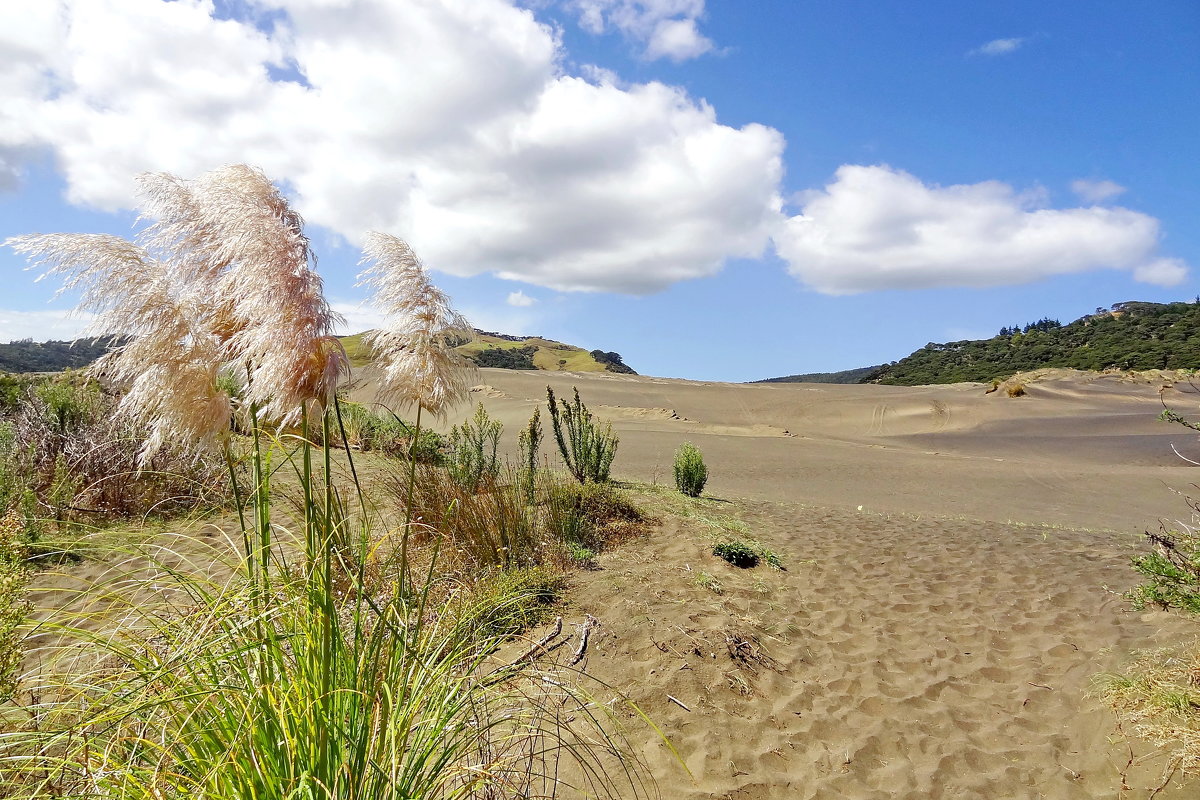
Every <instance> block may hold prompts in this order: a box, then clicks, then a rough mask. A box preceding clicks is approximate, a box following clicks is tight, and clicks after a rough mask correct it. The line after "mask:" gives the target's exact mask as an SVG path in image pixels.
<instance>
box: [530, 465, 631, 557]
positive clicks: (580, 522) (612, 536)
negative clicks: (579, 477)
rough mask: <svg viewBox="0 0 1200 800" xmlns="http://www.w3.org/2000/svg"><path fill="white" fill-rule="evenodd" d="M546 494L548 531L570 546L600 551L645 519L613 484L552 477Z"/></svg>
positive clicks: (629, 533) (547, 485) (625, 535)
mask: <svg viewBox="0 0 1200 800" xmlns="http://www.w3.org/2000/svg"><path fill="white" fill-rule="evenodd" d="M544 494H545V498H546V501H545V509H544V520H545V525H546V528H547V532H548V533H549V535H550V536H551V537H552V538H554V539H557V540H558V541H560V542H563V543H564V544H566V545H567V546H568V547H570V546H578V547H582V548H586V549H588V550H591V551H593V552H600V551H602V550H604V548H605V547H607V546H609V545H611V544H612V543H613V542H615V541H619V540H621V539H624V538H627V537H629V536H631V535H633V534H634V532H635V531H636V530H637V529H638V528H639V526H640V525H641V523H643V522H644V521H645V519H646V515H645V514H644V513H643V512H642V510H641V509H640V508H638V507H637V506H636V505H635V504H634V503H633V502H632V501H630V500H629V498H628V497H627V496H626V495H625V493H624V492H622V491H621V490H620V489H618V488H616V487H615V486H612V485H611V484H605V483H586V484H578V483H568V482H563V481H560V480H555V479H554V478H550V479H548V480H547V482H546V486H545V489H544Z"/></svg>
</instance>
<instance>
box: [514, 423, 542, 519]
mask: <svg viewBox="0 0 1200 800" xmlns="http://www.w3.org/2000/svg"><path fill="white" fill-rule="evenodd" d="M517 446H518V447H519V448H520V450H521V484H522V486H523V487H524V489H525V499H526V500H528V501H529V502H531V503H532V502H533V494H534V488H535V483H536V482H537V468H538V451H539V450H540V449H541V446H542V411H541V409H540V408H535V409H533V416H531V417H530V418H529V422H528V423H527V424H526V425H525V427H524V428H522V429H521V432H520V433H519V434H517Z"/></svg>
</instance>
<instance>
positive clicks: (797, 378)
mask: <svg viewBox="0 0 1200 800" xmlns="http://www.w3.org/2000/svg"><path fill="white" fill-rule="evenodd" d="M884 366H886V365H885V364H880V365H878V366H874V367H858V368H856V369H844V370H842V371H841V372H805V373H803V374H800V375H784V376H783V377H780V378H763V379H762V380H760V381H750V383H862V382H863V378H865V377H867V376H868V375H870V374H871V373H873V372H875V370H878V369H882V368H883V367H884Z"/></svg>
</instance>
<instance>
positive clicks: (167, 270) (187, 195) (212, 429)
mask: <svg viewBox="0 0 1200 800" xmlns="http://www.w3.org/2000/svg"><path fill="white" fill-rule="evenodd" d="M139 185H140V188H141V194H142V200H143V206H144V210H143V214H142V220H143V221H145V222H147V226H146V227H145V228H144V229H143V231H142V232H141V233H140V234H139V236H138V237H137V238H138V241H139V243H140V244H133V243H131V242H128V241H125V240H124V239H121V238H119V237H115V236H106V235H87V234H45V235H31V236H19V237H15V238H12V239H9V240H8V241H7V242H5V244H8V245H12V246H13V247H14V248H15V249H16V250H17V251H18V252H21V253H25V254H28V255H30V257H31V261H32V264H31V266H42V267H46V268H47V271H46V273H45V274H44V275H43V276H42V277H46V276H47V275H60V276H64V278H65V281H64V286H63V290H67V289H79V290H81V291H82V292H83V296H82V301H81V303H80V306H79V307H80V309H83V310H88V311H92V312H94V313H95V314H96V319H95V320H94V322H93V323H92V324H91V326H90V328H89V332H90V333H93V334H96V335H112V334H117V335H124V336H128V337H131V338H130V339H129V341H128V342H127V343H126V344H125V345H123V346H121V347H119V348H116V349H115V350H113V351H111V352H110V353H108V354H107V355H106V356H104V357H103V358H102V359H100V361H98V362H97V363H96V364H95V365H94V366H93V372H94V373H96V374H98V375H102V376H105V377H107V378H109V379H111V380H114V381H117V382H119V383H121V384H124V385H126V386H127V387H128V389H127V393H126V395H125V397H124V398H123V399H122V401H121V410H122V412H123V413H127V414H129V415H130V416H131V417H133V418H134V419H136V420H139V421H141V422H143V423H145V424H147V425H148V426H149V427H150V437H149V438H148V440H147V442H146V445H145V448H144V449H143V452H142V458H143V463H145V462H146V461H147V460H148V459H149V458H150V457H151V456H152V455H153V454H154V452H156V451H157V450H158V448H159V447H161V445H162V444H163V443H164V442H166V441H168V440H172V439H182V440H185V441H192V442H199V443H208V442H211V441H212V440H213V439H214V438H215V437H217V436H219V435H222V434H223V433H224V432H226V431H227V429H228V422H229V418H230V415H231V412H232V407H231V400H230V398H229V395H228V394H227V393H226V392H224V391H223V390H222V389H221V387H220V384H219V376H220V373H221V369H222V368H223V367H224V366H232V367H234V368H236V369H237V370H238V371H239V372H241V373H243V374H245V375H246V379H247V380H246V383H247V385H246V391H245V400H246V402H248V403H250V404H251V405H252V407H254V408H256V409H257V410H258V413H259V416H260V417H261V418H263V419H269V420H274V421H277V422H279V423H280V424H282V425H289V424H293V423H295V422H296V421H298V420H299V419H300V418H301V416H302V415H303V414H305V413H306V411H307V408H308V407H309V406H311V405H313V404H316V405H325V404H326V403H328V402H329V400H330V399H331V398H332V397H333V394H334V392H335V391H336V389H337V384H338V382H339V380H340V379H341V377H342V376H343V375H345V374H347V373H348V372H349V360H348V358H347V357H346V353H345V350H344V349H343V348H342V345H341V342H340V341H338V339H337V338H336V337H335V336H334V335H333V328H334V325H335V324H336V323H337V322H339V321H340V320H341V318H340V317H339V316H338V315H337V314H336V313H335V312H333V310H332V309H330V307H329V304H328V303H327V302H326V301H325V298H324V295H323V293H322V283H321V278H320V276H319V275H317V273H316V272H315V271H314V270H313V269H312V266H311V265H312V263H313V261H314V258H313V256H312V253H311V251H310V249H309V242H308V239H307V237H305V236H304V232H303V225H304V221H303V219H302V218H301V217H300V215H299V214H297V213H296V212H295V211H293V210H292V209H291V208H290V207H289V206H288V203H287V200H286V199H285V198H284V197H283V195H282V194H281V193H280V192H279V190H278V189H277V188H276V187H275V186H274V185H273V184H272V183H271V182H270V180H268V179H267V177H266V175H264V174H263V173H262V172H261V171H259V170H257V169H254V168H251V167H248V166H245V165H235V166H230V167H223V168H221V169H218V170H214V171H212V172H209V173H207V174H205V175H202V176H201V177H200V178H197V179H195V180H183V179H181V178H178V177H176V176H174V175H169V174H166V173H147V174H144V175H142V176H140V178H139ZM40 279H41V278H39V280H40ZM61 291H62V290H60V293H61Z"/></svg>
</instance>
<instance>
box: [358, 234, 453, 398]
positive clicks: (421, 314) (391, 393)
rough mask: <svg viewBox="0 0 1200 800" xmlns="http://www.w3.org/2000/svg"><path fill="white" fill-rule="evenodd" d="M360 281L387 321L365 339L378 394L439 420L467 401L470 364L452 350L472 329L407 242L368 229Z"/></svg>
mask: <svg viewBox="0 0 1200 800" xmlns="http://www.w3.org/2000/svg"><path fill="white" fill-rule="evenodd" d="M360 264H370V266H369V267H368V268H367V269H365V270H363V271H362V272H361V273H359V276H358V278H359V285H360V286H368V287H370V288H372V289H374V291H375V302H376V304H377V305H378V306H379V307H380V308H381V309H382V311H383V313H384V315H385V323H384V325H383V326H382V327H381V328H379V329H378V330H374V331H372V332H371V333H369V334H368V335H367V337H366V338H365V340H364V341H365V343H366V344H367V346H368V347H370V348H371V350H372V351H373V353H374V354H375V358H376V361H377V363H378V364H379V366H380V368H381V369H382V371H383V377H382V379H381V381H380V398H381V399H382V400H383V401H384V402H390V401H396V402H399V403H402V404H408V405H415V406H417V407H418V408H420V409H422V410H424V411H427V412H429V413H431V414H433V415H434V416H435V417H438V418H445V416H446V412H447V411H449V409H450V408H451V407H452V406H454V405H455V404H457V403H460V402H462V401H463V400H465V399H466V397H467V395H468V392H469V390H470V383H471V379H472V377H473V375H474V368H473V365H472V364H471V362H470V361H468V360H467V359H466V358H464V357H463V356H462V355H461V354H460V353H459V352H458V351H456V350H455V349H454V348H455V346H456V345H458V344H460V343H461V342H462V341H463V340H464V339H466V340H470V339H471V338H473V336H474V331H473V329H472V328H471V325H470V323H469V322H467V320H466V319H465V318H464V317H463V316H462V315H461V314H459V313H458V312H457V311H455V310H454V309H453V308H452V307H451V306H450V298H449V297H447V296H446V294H445V293H444V292H442V291H441V290H440V289H438V288H437V287H436V286H434V285H433V284H432V283H431V282H430V280H429V275H428V273H427V272H426V271H425V267H424V265H423V264H422V263H421V260H420V259H419V258H418V257H417V254H416V253H414V252H413V250H412V248H411V247H409V245H408V243H407V242H405V241H403V240H402V239H398V238H396V237H395V236H389V235H388V234H385V233H369V234H368V235H367V243H366V246H365V247H364V248H363V258H362V261H361V262H360Z"/></svg>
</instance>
